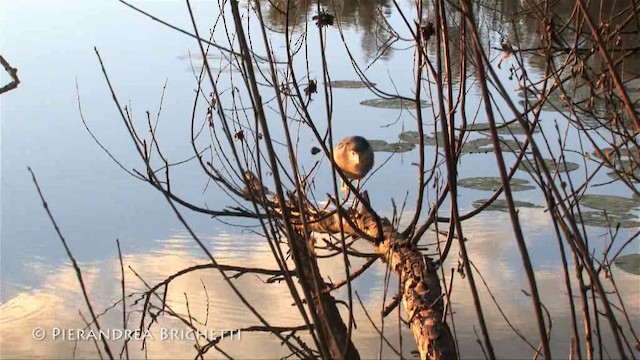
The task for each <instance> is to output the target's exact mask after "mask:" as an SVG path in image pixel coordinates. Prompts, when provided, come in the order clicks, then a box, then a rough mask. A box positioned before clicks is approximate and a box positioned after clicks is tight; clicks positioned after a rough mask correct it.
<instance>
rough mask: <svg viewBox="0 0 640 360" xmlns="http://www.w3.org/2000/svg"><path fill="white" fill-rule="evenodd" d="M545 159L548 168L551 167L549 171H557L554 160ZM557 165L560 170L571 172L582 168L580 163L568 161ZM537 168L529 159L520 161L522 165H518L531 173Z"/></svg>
mask: <svg viewBox="0 0 640 360" xmlns="http://www.w3.org/2000/svg"><path fill="white" fill-rule="evenodd" d="M543 161H544V163H545V165H546V166H547V169H549V171H551V172H552V173H553V172H555V171H556V164H555V163H554V161H553V160H551V159H544V160H543ZM557 167H558V172H570V171H574V170H577V169H578V168H580V165H578V164H576V163H574V162H570V161H567V162H566V164H565V163H558V164H557ZM535 169H536V166H535V163H533V162H531V161H529V160H522V162H521V163H520V166H518V170H522V171H527V172H531V173H532V172H535Z"/></svg>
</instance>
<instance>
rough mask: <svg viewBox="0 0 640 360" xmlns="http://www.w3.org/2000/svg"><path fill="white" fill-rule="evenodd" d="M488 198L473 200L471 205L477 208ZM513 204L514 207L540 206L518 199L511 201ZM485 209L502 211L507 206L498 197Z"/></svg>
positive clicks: (504, 210) (505, 209)
mask: <svg viewBox="0 0 640 360" xmlns="http://www.w3.org/2000/svg"><path fill="white" fill-rule="evenodd" d="M487 200H488V199H482V200H476V201H474V202H473V204H472V205H473V207H474V208H476V209H477V208H479V207H480V206H482V204H484V203H485V202H487ZM513 204H514V205H515V206H516V208H542V206H540V205H536V204H532V203H530V202H526V201H518V200H515V201H514V202H513ZM486 210H488V211H503V212H508V211H509V210H508V208H507V201H506V200H504V199H498V200H495V201H494V202H493V203H491V205H489V206H488V207H487V208H486Z"/></svg>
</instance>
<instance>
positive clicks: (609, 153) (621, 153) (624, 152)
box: [592, 147, 640, 161]
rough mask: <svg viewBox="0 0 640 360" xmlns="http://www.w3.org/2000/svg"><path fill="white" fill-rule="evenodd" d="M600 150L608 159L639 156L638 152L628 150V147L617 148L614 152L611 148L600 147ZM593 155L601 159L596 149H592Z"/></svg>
mask: <svg viewBox="0 0 640 360" xmlns="http://www.w3.org/2000/svg"><path fill="white" fill-rule="evenodd" d="M600 151H602V153H603V154H604V156H606V157H607V158H609V159H610V161H613V160H615V159H627V160H629V159H631V158H632V157H633V158H636V157H639V156H640V154H637V153H634V152H633V151H630V150H629V149H626V148H623V149H618V151H617V152H616V151H615V150H614V149H613V148H610V147H609V148H604V149H600ZM592 154H593V156H595V157H596V158H598V159H601V158H602V156H600V154H599V153H598V152H597V151H595V150H594V151H593V152H592Z"/></svg>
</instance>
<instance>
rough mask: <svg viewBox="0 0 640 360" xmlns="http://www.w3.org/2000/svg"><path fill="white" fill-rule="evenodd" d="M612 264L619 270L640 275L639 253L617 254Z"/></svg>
mask: <svg viewBox="0 0 640 360" xmlns="http://www.w3.org/2000/svg"><path fill="white" fill-rule="evenodd" d="M614 264H616V266H617V267H618V268H620V270H622V271H625V272H628V273H629V274H634V275H640V254H627V255H622V256H619V257H618V258H617V259H616V261H614Z"/></svg>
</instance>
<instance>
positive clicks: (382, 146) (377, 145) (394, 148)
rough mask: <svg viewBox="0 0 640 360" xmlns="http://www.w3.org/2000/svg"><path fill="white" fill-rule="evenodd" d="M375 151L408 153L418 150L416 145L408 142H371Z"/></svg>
mask: <svg viewBox="0 0 640 360" xmlns="http://www.w3.org/2000/svg"><path fill="white" fill-rule="evenodd" d="M369 144H370V145H371V148H372V149H373V151H376V152H396V153H401V152H407V151H411V150H413V149H415V148H416V146H415V144H412V143H408V142H397V143H388V142H386V141H384V140H369Z"/></svg>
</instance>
